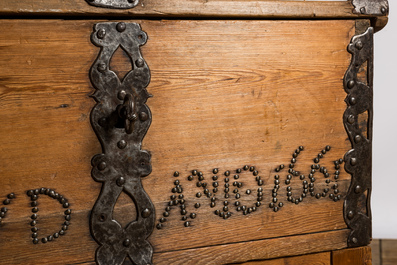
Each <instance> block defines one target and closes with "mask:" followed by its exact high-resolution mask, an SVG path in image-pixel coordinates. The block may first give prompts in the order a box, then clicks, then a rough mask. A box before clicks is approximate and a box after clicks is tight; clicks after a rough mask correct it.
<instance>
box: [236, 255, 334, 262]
mask: <svg viewBox="0 0 397 265" xmlns="http://www.w3.org/2000/svg"><path fill="white" fill-rule="evenodd" d="M239 264H241V265H290V264H291V265H292V264H293V265H332V264H331V252H322V253H317V254H309V255H301V256H296V257H289V258H281V259H271V260H261V261H249V262H244V263H239Z"/></svg>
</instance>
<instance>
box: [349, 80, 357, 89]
mask: <svg viewBox="0 0 397 265" xmlns="http://www.w3.org/2000/svg"><path fill="white" fill-rule="evenodd" d="M355 84H356V82H354V80H350V81H349V82H347V87H348V88H353V87H354V85H355Z"/></svg>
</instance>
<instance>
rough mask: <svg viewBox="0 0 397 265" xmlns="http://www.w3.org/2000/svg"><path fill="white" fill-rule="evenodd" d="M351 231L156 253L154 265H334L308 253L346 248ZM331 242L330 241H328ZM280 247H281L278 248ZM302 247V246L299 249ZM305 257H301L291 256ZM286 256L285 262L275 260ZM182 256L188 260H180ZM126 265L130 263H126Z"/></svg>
mask: <svg viewBox="0 0 397 265" xmlns="http://www.w3.org/2000/svg"><path fill="white" fill-rule="evenodd" d="M347 234H348V230H347V229H344V230H340V231H333V232H326V233H316V234H312V235H299V236H292V237H284V238H275V239H268V240H259V241H249V242H243V243H237V244H228V245H221V246H214V247H204V248H197V249H190V250H184V251H173V252H165V253H155V255H154V261H153V262H154V264H160V265H161V264H164V265H165V264H176V265H179V264H199V265H207V264H208V265H213V264H219V265H221V264H229V265H231V264H244V265H283V264H285V265H287V264H294V265H299V264H302V265H303V264H305V265H320V264H321V265H329V264H331V263H330V261H331V252H324V253H318V254H312V255H304V254H306V253H312V252H318V250H319V249H324V250H327V249H328V250H331V249H339V248H343V247H345V246H346V242H345V239H344V237H346V236H347ZM329 239H331V240H329ZM277 246H282V247H281V248H280V247H277ZM297 246H300V247H297ZM294 255H303V256H299V257H290V256H294ZM280 256H284V257H286V258H282V259H272V258H275V257H280ZM180 257H185V259H184V260H181V259H180ZM288 257H290V258H288ZM247 259H248V260H258V259H272V260H263V261H251V262H245V261H247ZM78 264H84V265H88V264H92V265H93V264H94V262H90V261H87V262H84V263H78ZM125 264H126V265H127V264H129V262H128V261H127V262H126V263H125Z"/></svg>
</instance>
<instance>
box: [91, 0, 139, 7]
mask: <svg viewBox="0 0 397 265" xmlns="http://www.w3.org/2000/svg"><path fill="white" fill-rule="evenodd" d="M86 1H87V3H88V4H90V5H92V6H97V7H105V8H114V9H128V8H133V7H135V6H137V5H138V3H139V0H86Z"/></svg>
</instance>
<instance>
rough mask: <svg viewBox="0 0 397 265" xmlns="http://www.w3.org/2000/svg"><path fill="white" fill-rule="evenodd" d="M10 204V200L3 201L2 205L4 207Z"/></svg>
mask: <svg viewBox="0 0 397 265" xmlns="http://www.w3.org/2000/svg"><path fill="white" fill-rule="evenodd" d="M10 203H11V201H10V199H5V200H4V201H3V204H4V205H8V204H10Z"/></svg>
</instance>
